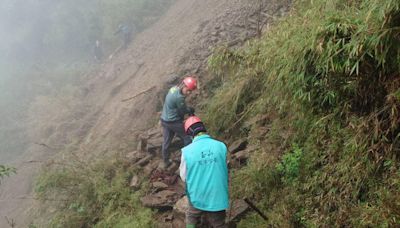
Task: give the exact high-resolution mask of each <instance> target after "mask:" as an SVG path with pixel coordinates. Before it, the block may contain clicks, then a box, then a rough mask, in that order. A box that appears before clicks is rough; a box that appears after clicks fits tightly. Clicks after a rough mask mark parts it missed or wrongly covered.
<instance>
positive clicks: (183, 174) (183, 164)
mask: <svg viewBox="0 0 400 228" xmlns="http://www.w3.org/2000/svg"><path fill="white" fill-rule="evenodd" d="M179 176H181V179H182V181H183V182H186V161H185V158H184V157H183V153H182V155H181V164H180V165H179Z"/></svg>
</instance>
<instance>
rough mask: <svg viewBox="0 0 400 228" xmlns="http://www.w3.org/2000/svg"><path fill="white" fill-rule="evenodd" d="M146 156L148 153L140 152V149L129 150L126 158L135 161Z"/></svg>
mask: <svg viewBox="0 0 400 228" xmlns="http://www.w3.org/2000/svg"><path fill="white" fill-rule="evenodd" d="M145 156H146V154H144V153H140V152H139V151H133V152H129V153H127V154H126V156H125V157H126V159H127V160H128V161H129V162H132V163H135V162H137V161H139V160H140V159H142V158H144V157H145Z"/></svg>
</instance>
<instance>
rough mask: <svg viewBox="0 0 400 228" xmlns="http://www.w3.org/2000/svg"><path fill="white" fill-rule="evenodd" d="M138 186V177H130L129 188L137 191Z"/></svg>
mask: <svg viewBox="0 0 400 228" xmlns="http://www.w3.org/2000/svg"><path fill="white" fill-rule="evenodd" d="M139 186H140V181H139V177H138V176H136V175H135V176H133V177H132V179H131V182H130V184H129V187H131V188H133V189H137V188H139Z"/></svg>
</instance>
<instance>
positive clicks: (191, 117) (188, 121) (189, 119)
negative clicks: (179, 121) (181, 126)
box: [185, 116, 201, 134]
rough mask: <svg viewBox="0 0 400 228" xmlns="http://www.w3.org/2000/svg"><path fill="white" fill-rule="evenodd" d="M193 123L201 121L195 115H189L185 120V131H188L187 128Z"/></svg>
mask: <svg viewBox="0 0 400 228" xmlns="http://www.w3.org/2000/svg"><path fill="white" fill-rule="evenodd" d="M195 123H201V119H200V118H199V117H197V116H190V117H189V118H187V119H186V120H185V133H186V134H187V133H188V129H189V128H190V126H192V125H193V124H195Z"/></svg>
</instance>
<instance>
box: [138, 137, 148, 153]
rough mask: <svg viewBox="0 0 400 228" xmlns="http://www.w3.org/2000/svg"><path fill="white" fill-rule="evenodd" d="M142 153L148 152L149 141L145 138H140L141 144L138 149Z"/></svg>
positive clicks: (139, 143)
mask: <svg viewBox="0 0 400 228" xmlns="http://www.w3.org/2000/svg"><path fill="white" fill-rule="evenodd" d="M136 149H137V150H138V151H140V152H146V151H147V139H146V138H144V137H143V136H141V137H139V142H138V145H137V148H136Z"/></svg>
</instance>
